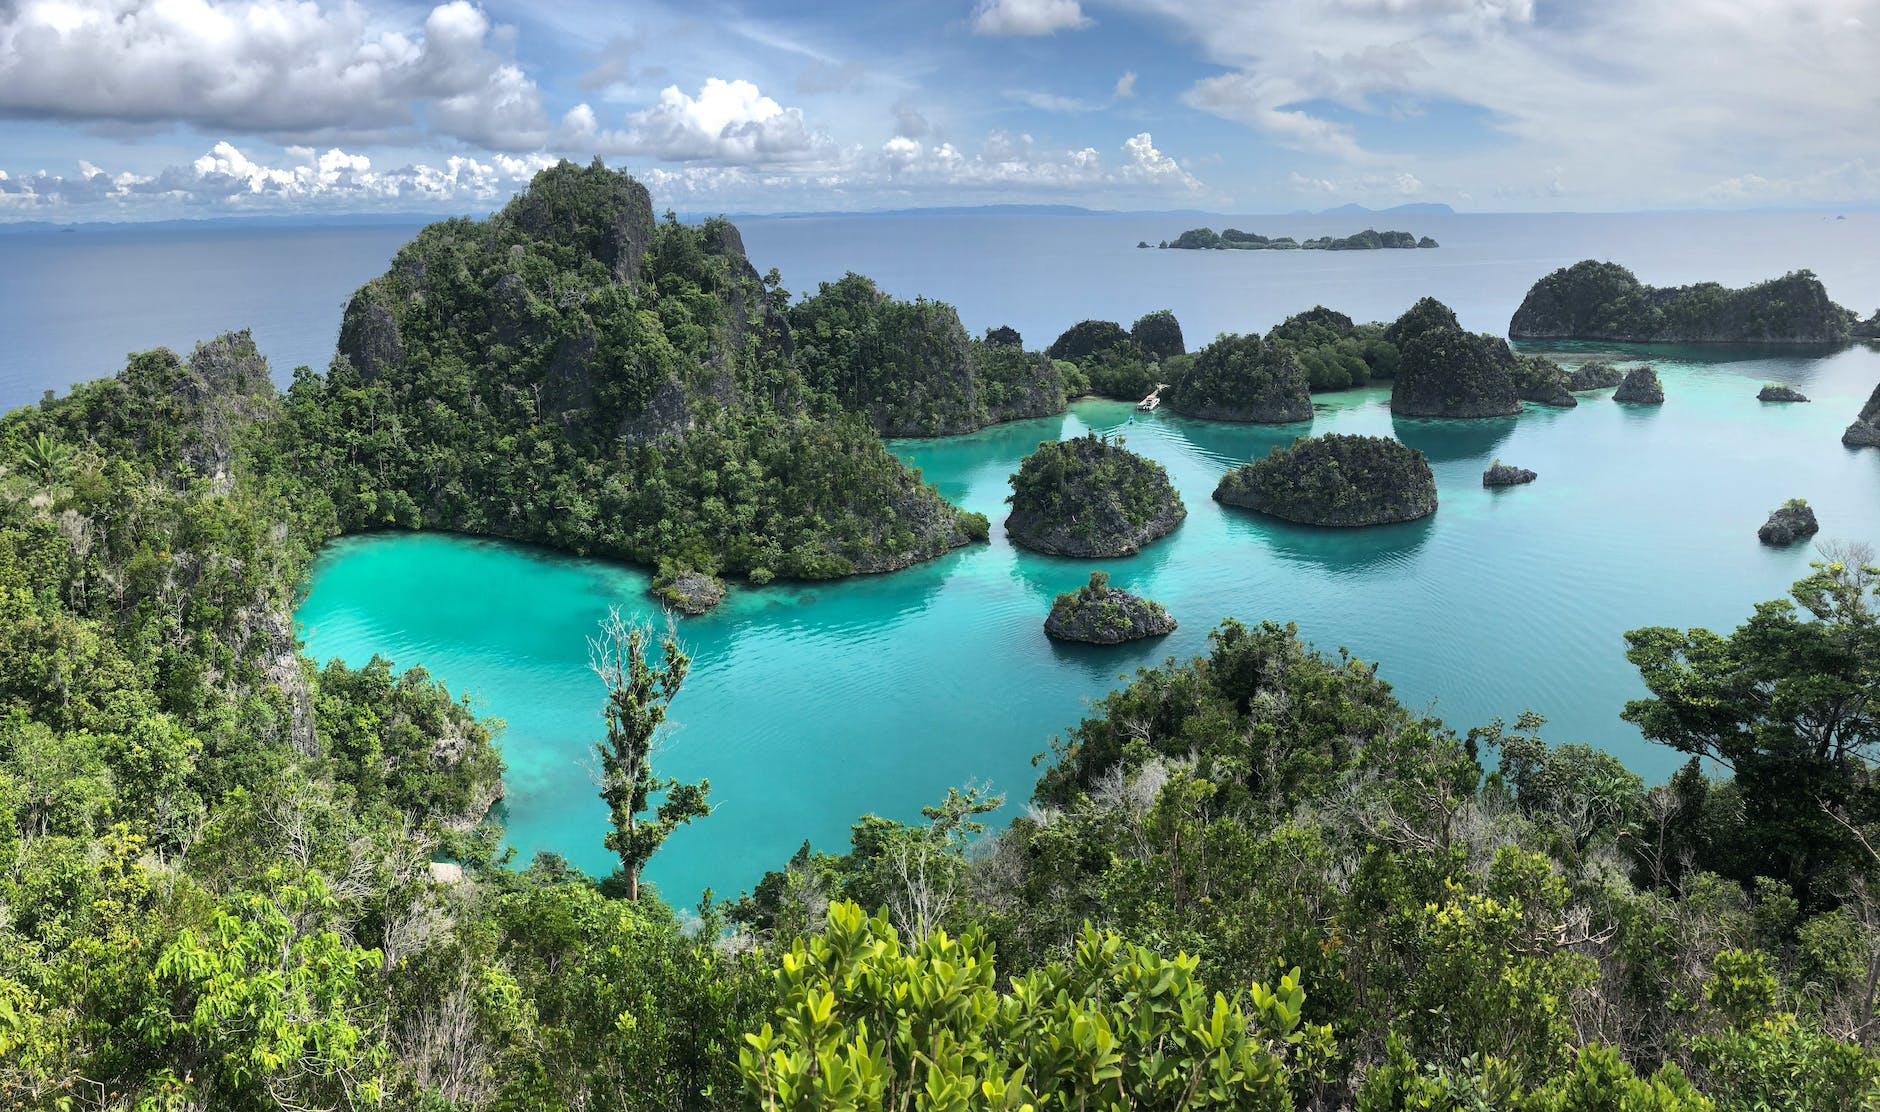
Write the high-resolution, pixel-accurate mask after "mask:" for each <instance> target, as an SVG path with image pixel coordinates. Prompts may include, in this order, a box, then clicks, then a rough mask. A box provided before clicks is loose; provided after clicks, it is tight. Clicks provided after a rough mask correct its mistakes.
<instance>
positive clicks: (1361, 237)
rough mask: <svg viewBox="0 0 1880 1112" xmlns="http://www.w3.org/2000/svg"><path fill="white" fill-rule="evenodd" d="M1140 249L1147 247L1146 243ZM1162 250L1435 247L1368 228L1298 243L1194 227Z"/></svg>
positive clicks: (1168, 241) (1236, 230)
mask: <svg viewBox="0 0 1880 1112" xmlns="http://www.w3.org/2000/svg"><path fill="white" fill-rule="evenodd" d="M1136 246H1138V247H1147V246H1149V244H1148V243H1147V242H1146V241H1142V242H1138V243H1137V244H1136ZM1161 246H1162V247H1165V248H1172V249H1174V250H1178V251H1380V250H1384V249H1387V248H1412V247H1435V246H1437V243H1436V241H1435V240H1433V239H1431V238H1430V237H1429V236H1424V237H1423V238H1421V239H1418V238H1417V237H1416V236H1414V235H1412V234H1410V233H1409V232H1380V231H1377V230H1375V229H1372V228H1366V229H1365V230H1364V231H1362V232H1358V233H1356V234H1355V235H1348V236H1320V237H1318V238H1317V239H1307V240H1298V239H1294V238H1293V237H1291V236H1277V237H1271V238H1269V237H1267V236H1263V235H1260V234H1259V233H1257V232H1243V231H1241V230H1240V229H1239V228H1227V229H1224V230H1222V231H1220V232H1216V231H1215V230H1214V229H1213V228H1190V229H1188V230H1187V231H1185V232H1183V233H1182V234H1181V235H1178V236H1176V237H1175V238H1174V239H1165V240H1163V241H1162V243H1161Z"/></svg>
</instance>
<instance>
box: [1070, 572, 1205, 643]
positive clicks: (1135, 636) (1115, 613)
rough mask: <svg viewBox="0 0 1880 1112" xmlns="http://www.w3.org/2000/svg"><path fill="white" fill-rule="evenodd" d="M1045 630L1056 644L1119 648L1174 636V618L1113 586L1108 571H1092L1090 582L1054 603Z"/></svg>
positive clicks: (1150, 602) (1150, 601) (1151, 602)
mask: <svg viewBox="0 0 1880 1112" xmlns="http://www.w3.org/2000/svg"><path fill="white" fill-rule="evenodd" d="M1044 631H1045V633H1046V635H1048V636H1049V637H1051V638H1052V639H1053V640H1056V641H1083V642H1087V643H1089V644H1092V645H1120V644H1122V643H1123V642H1125V641H1139V640H1141V639H1142V638H1144V637H1164V636H1167V635H1168V634H1171V633H1174V632H1175V619H1174V618H1172V617H1170V616H1169V612H1168V611H1167V610H1166V609H1164V608H1163V606H1162V604H1161V603H1159V602H1156V601H1155V600H1153V599H1146V598H1141V597H1139V596H1137V595H1132V594H1130V593H1129V592H1128V591H1125V590H1123V589H1121V588H1120V587H1112V586H1110V573H1109V572H1105V571H1093V572H1091V573H1090V582H1088V583H1086V584H1084V585H1083V586H1081V587H1079V588H1077V589H1076V590H1075V591H1065V592H1064V593H1063V594H1061V595H1059V596H1058V597H1057V599H1056V600H1055V601H1054V602H1052V604H1051V613H1050V614H1048V615H1046V617H1045V620H1044Z"/></svg>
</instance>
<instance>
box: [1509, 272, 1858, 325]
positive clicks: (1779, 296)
mask: <svg viewBox="0 0 1880 1112" xmlns="http://www.w3.org/2000/svg"><path fill="white" fill-rule="evenodd" d="M1853 324H1854V314H1853V313H1852V312H1850V311H1849V310H1847V309H1844V308H1842V307H1841V306H1839V305H1836V304H1835V303H1834V302H1833V301H1831V300H1829V298H1828V292H1827V290H1826V289H1824V288H1823V287H1822V285H1821V281H1820V279H1818V278H1816V277H1815V275H1814V274H1813V273H1811V272H1809V271H1806V270H1798V271H1795V272H1793V273H1790V274H1787V275H1784V276H1783V277H1781V278H1775V279H1771V280H1770V281H1767V282H1763V283H1760V284H1758V285H1754V286H1750V287H1748V288H1745V289H1738V290H1733V289H1726V288H1725V287H1723V286H1720V285H1718V284H1717V283H1715V282H1704V283H1699V284H1697V285H1694V286H1678V287H1664V288H1660V287H1655V286H1647V285H1645V284H1644V283H1642V282H1640V281H1639V280H1638V278H1637V277H1635V276H1634V275H1633V274H1632V272H1631V271H1629V270H1627V269H1626V268H1625V267H1622V266H1620V265H1618V264H1617V263H1604V262H1595V261H1593V260H1591V259H1588V260H1586V261H1585V262H1579V263H1575V264H1574V265H1572V266H1570V267H1563V268H1562V269H1560V270H1556V271H1554V272H1553V273H1552V274H1549V275H1547V276H1546V277H1545V278H1542V279H1541V280H1540V281H1538V282H1536V283H1534V287H1533V288H1532V289H1530V290H1529V291H1528V294H1527V297H1526V298H1525V299H1524V300H1523V301H1522V302H1521V307H1520V308H1519V309H1517V310H1515V314H1514V319H1513V320H1512V321H1510V322H1509V325H1508V335H1509V336H1511V337H1513V338H1516V339H1557V340H1567V339H1583V340H1620V341H1626V342H1631V343H1764V344H1822V343H1840V342H1843V341H1845V340H1847V339H1848V337H1849V334H1850V331H1851V329H1852V326H1853Z"/></svg>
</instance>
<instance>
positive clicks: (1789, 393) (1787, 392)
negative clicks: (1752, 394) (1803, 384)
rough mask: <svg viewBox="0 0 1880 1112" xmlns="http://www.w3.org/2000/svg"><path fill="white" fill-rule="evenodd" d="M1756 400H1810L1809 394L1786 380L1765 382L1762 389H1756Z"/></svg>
mask: <svg viewBox="0 0 1880 1112" xmlns="http://www.w3.org/2000/svg"><path fill="white" fill-rule="evenodd" d="M1756 400H1757V401H1759V402H1805V401H1807V400H1808V395H1807V394H1804V393H1802V392H1801V391H1800V390H1797V389H1796V388H1795V387H1793V386H1790V385H1788V384H1787V383H1784V382H1768V383H1764V384H1763V388H1762V389H1761V390H1758V391H1756Z"/></svg>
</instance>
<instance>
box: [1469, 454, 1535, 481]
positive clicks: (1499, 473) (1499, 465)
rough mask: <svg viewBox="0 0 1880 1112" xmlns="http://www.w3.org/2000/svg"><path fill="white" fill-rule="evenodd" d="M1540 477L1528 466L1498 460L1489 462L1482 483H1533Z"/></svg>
mask: <svg viewBox="0 0 1880 1112" xmlns="http://www.w3.org/2000/svg"><path fill="white" fill-rule="evenodd" d="M1538 477H1539V476H1537V475H1535V474H1534V472H1533V471H1532V470H1530V469H1528V468H1526V467H1514V466H1512V465H1510V464H1506V463H1503V462H1501V461H1500V460H1496V461H1495V462H1494V463H1491V464H1489V466H1488V470H1487V471H1484V472H1482V485H1483V486H1485V487H1505V486H1520V485H1521V484H1522V483H1531V482H1533V481H1534V480H1535V479H1536V478H1538Z"/></svg>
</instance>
